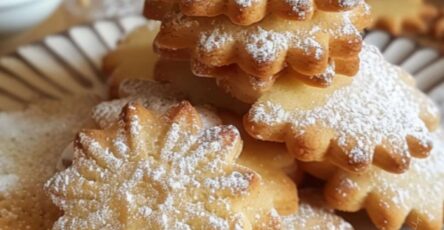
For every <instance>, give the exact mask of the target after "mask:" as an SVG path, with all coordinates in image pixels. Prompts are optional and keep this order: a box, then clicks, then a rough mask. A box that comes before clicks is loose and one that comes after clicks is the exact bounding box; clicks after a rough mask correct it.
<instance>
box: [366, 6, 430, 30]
mask: <svg viewBox="0 0 444 230" xmlns="http://www.w3.org/2000/svg"><path fill="white" fill-rule="evenodd" d="M366 1H367V3H368V4H369V5H370V6H371V8H372V10H371V11H372V15H373V17H374V23H373V27H375V28H381V29H385V30H387V31H389V32H391V33H392V34H394V35H399V34H401V33H403V32H405V31H406V30H407V31H410V32H420V33H424V32H427V31H428V30H429V27H430V25H429V23H428V21H429V20H428V19H429V18H432V17H434V15H435V14H436V9H435V8H434V7H432V6H431V5H428V4H426V3H425V2H424V0H366Z"/></svg>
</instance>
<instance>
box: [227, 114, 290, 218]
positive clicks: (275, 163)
mask: <svg viewBox="0 0 444 230" xmlns="http://www.w3.org/2000/svg"><path fill="white" fill-rule="evenodd" d="M219 115H220V117H221V119H222V121H223V123H224V124H225V125H234V126H235V127H237V128H238V130H239V131H240V134H241V137H242V140H243V141H244V146H243V149H242V153H241V155H240V157H239V160H238V161H237V163H239V164H240V165H242V166H245V167H247V168H250V169H252V170H254V171H255V172H257V173H258V174H259V175H260V176H261V178H262V180H263V181H262V183H261V194H262V195H261V200H266V201H268V202H272V204H273V205H272V206H273V207H274V208H275V209H276V210H277V212H278V214H279V215H280V216H286V215H293V214H294V213H296V212H297V210H298V196H297V190H296V186H295V183H294V182H293V181H292V180H291V179H290V177H289V176H288V175H287V174H286V172H287V170H288V169H289V168H292V169H295V168H297V163H296V160H295V159H294V157H292V156H291V155H290V154H289V153H288V152H287V149H286V148H285V145H282V144H278V143H272V142H263V141H258V140H256V139H253V138H252V137H250V136H249V135H248V134H247V133H246V132H245V131H244V130H243V127H242V119H241V118H237V117H236V116H234V115H231V114H228V113H220V114H219ZM254 202H256V201H254Z"/></svg>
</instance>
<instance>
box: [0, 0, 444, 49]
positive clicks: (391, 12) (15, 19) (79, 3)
mask: <svg viewBox="0 0 444 230" xmlns="http://www.w3.org/2000/svg"><path fill="white" fill-rule="evenodd" d="M366 1H367V2H368V3H369V4H370V5H371V6H372V8H373V10H374V16H375V24H374V27H375V28H378V29H382V30H385V31H388V32H390V33H391V34H392V35H394V36H409V37H412V38H414V39H415V40H417V41H419V42H420V43H421V44H423V45H427V46H432V47H434V48H437V49H438V50H441V51H444V0H366ZM143 2H144V0H1V1H0V55H3V54H6V53H9V52H12V51H14V50H15V49H16V48H17V47H18V46H20V45H23V44H27V43H30V42H33V41H37V40H40V39H42V38H43V37H44V36H46V35H49V34H54V33H57V32H61V31H64V30H66V29H68V28H69V27H72V26H73V25H78V24H83V23H88V22H90V21H95V20H100V19H104V18H113V17H121V16H126V15H131V14H139V13H140V12H141V10H142V7H143Z"/></svg>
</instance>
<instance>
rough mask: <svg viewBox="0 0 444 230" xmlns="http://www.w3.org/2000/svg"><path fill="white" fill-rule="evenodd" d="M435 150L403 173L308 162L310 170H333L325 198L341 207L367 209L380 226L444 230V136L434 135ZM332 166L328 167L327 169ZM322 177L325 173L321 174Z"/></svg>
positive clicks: (337, 207) (328, 177)
mask: <svg viewBox="0 0 444 230" xmlns="http://www.w3.org/2000/svg"><path fill="white" fill-rule="evenodd" d="M433 143H434V149H433V150H432V152H431V154H430V157H429V158H427V159H418V160H415V161H414V162H412V166H411V167H410V169H409V170H408V171H406V172H405V173H403V174H391V173H388V172H385V171H383V170H381V169H379V168H376V167H371V168H370V169H369V170H368V171H367V172H364V173H362V174H356V173H350V172H346V171H343V170H340V169H337V168H335V167H334V166H332V165H329V164H327V163H322V164H321V165H317V164H316V163H313V164H311V165H305V166H304V168H306V169H309V170H308V171H309V172H310V173H312V172H314V173H315V174H316V172H319V171H320V170H319V166H320V168H322V169H321V171H324V172H326V171H330V172H331V173H330V174H329V175H328V176H327V175H326V174H325V175H324V178H323V179H326V180H327V185H326V188H325V197H326V199H327V201H328V203H329V204H330V205H331V206H332V207H334V208H336V209H339V210H343V211H351V212H355V211H358V210H360V209H365V210H366V211H367V213H368V215H369V216H370V218H371V219H372V221H373V223H374V224H375V225H376V226H377V227H378V228H379V229H400V228H401V226H402V225H403V224H404V222H405V223H406V224H407V225H409V226H410V227H411V228H413V229H418V230H421V229H437V230H439V229H441V228H442V220H443V217H444V216H443V208H444V205H443V204H444V181H443V176H444V169H443V167H442V165H444V138H443V135H442V133H441V132H438V133H435V134H434V137H433ZM327 168H328V169H327ZM321 177H322V176H321Z"/></svg>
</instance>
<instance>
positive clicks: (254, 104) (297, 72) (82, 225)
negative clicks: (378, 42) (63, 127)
mask: <svg viewBox="0 0 444 230" xmlns="http://www.w3.org/2000/svg"><path fill="white" fill-rule="evenodd" d="M145 14H146V16H147V17H148V18H150V19H158V20H160V21H161V22H162V24H161V26H160V28H159V25H158V24H156V23H151V22H149V23H150V25H149V26H144V27H141V28H139V29H137V30H136V31H134V32H132V33H131V34H129V35H128V36H127V37H126V38H125V39H123V40H122V42H121V43H120V46H119V47H118V48H117V50H116V51H114V52H112V53H110V54H109V55H107V57H106V58H105V60H104V70H105V72H106V73H107V74H108V75H109V76H110V84H111V95H112V96H113V97H116V98H115V100H112V101H108V102H103V103H101V104H99V105H97V106H96V107H95V108H94V109H93V115H92V118H93V120H94V121H95V123H96V127H97V128H96V129H93V130H85V131H82V132H80V133H79V134H78V135H77V137H76V140H75V142H74V148H73V149H71V151H69V150H68V151H65V153H66V154H64V156H63V159H62V161H61V162H72V165H65V167H66V168H67V169H65V170H64V171H62V172H59V173H57V174H56V175H55V176H54V177H53V178H52V179H50V180H49V181H48V182H47V184H46V185H45V188H46V191H47V192H48V194H49V195H50V196H51V198H52V200H53V202H54V203H55V204H56V205H57V206H58V207H59V208H60V209H62V210H63V211H64V214H63V215H62V216H61V217H60V218H59V219H58V221H57V222H56V223H55V225H54V229H353V228H354V227H356V228H357V229H360V228H361V227H363V226H360V225H355V226H353V225H351V224H350V223H348V222H347V221H346V220H344V219H343V218H342V217H340V216H338V215H336V214H335V212H334V210H339V211H345V212H351V213H356V212H358V211H359V210H362V209H365V210H366V211H367V213H368V216H369V217H370V219H371V221H372V222H373V224H374V225H375V226H376V227H377V228H379V229H400V228H401V227H402V226H403V224H404V223H405V224H407V225H409V226H411V227H413V228H416V229H440V228H441V227H442V222H443V208H444V180H443V178H444V177H443V176H444V167H443V165H444V138H443V137H442V134H441V132H440V131H439V128H438V127H439V118H438V110H437V108H436V106H435V105H434V104H433V103H432V102H431V100H430V99H429V98H427V97H426V96H425V95H424V94H422V93H421V92H420V91H419V90H418V89H417V88H416V86H415V82H414V80H413V79H412V77H411V76H410V75H409V74H407V73H406V72H405V71H403V70H402V69H400V68H399V67H396V66H393V65H391V64H389V63H387V62H386V61H385V60H384V58H383V56H382V55H381V54H380V53H379V51H378V50H377V48H375V47H372V46H370V45H366V44H363V43H362V39H361V35H360V31H362V29H364V28H365V27H366V26H367V25H368V23H369V17H368V15H369V9H368V7H367V5H366V4H365V2H363V1H359V0H357V1H353V0H348V1H344V0H295V1H293V0H233V1H231V0H214V1H202V0H175V1H173V0H147V2H146V8H145ZM154 31H155V32H157V31H158V34H157V37H156V38H154V37H153V32H154ZM152 47H154V51H155V52H156V53H158V54H159V56H160V57H157V56H155V55H154V53H153V50H152ZM153 63H157V64H156V67H155V70H154V71H151V66H153V65H154V64H153ZM147 70H149V71H147ZM308 175H311V176H308ZM317 180H319V181H317Z"/></svg>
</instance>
